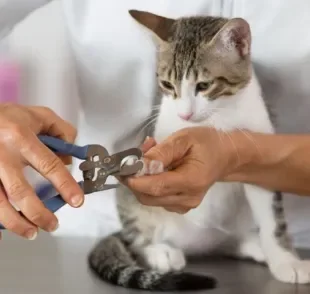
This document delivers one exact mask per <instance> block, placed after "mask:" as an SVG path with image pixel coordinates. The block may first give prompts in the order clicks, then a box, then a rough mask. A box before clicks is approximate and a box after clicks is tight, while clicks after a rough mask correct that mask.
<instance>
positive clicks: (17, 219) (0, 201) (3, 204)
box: [0, 187, 38, 240]
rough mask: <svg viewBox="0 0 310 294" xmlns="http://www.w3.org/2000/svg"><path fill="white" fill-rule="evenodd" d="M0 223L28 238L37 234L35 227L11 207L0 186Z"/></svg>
mask: <svg viewBox="0 0 310 294" xmlns="http://www.w3.org/2000/svg"><path fill="white" fill-rule="evenodd" d="M0 223H1V224H2V225H3V226H4V227H5V228H6V229H7V230H10V231H11V232H13V233H15V234H17V235H19V236H21V237H24V238H26V239H28V240H34V239H35V238H36V236H37V234H38V229H37V227H36V226H35V225H34V224H32V223H30V222H29V221H27V220H26V219H25V218H24V217H23V216H21V215H20V214H19V213H18V212H17V211H16V210H15V209H14V208H13V206H12V205H11V203H10V202H9V201H8V199H7V196H6V194H5V193H4V191H3V190H2V187H1V188H0ZM0 235H1V232H0Z"/></svg>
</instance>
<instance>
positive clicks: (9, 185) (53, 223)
mask: <svg viewBox="0 0 310 294" xmlns="http://www.w3.org/2000/svg"><path fill="white" fill-rule="evenodd" d="M0 178H1V182H2V185H3V187H4V190H5V192H6V195H7V197H8V198H9V199H10V200H12V201H13V202H14V204H15V205H17V207H18V208H19V209H20V210H21V212H22V213H23V215H24V216H25V217H26V218H27V219H28V220H29V221H30V222H31V223H33V224H35V225H36V226H38V227H40V228H41V229H43V230H45V231H47V232H53V231H55V230H56V229H57V227H58V220H57V218H56V216H55V215H54V214H53V213H52V212H50V211H49V210H48V209H47V208H46V207H45V206H44V204H43V203H42V201H41V200H40V199H39V198H38V197H37V195H36V194H35V192H34V190H33V189H32V187H31V186H30V184H29V183H28V182H27V180H26V179H25V177H24V175H23V172H22V169H19V168H18V167H16V166H12V165H10V164H6V163H3V164H2V166H1V169H0Z"/></svg>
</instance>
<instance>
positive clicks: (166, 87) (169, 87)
mask: <svg viewBox="0 0 310 294" xmlns="http://www.w3.org/2000/svg"><path fill="white" fill-rule="evenodd" d="M160 83H161V85H162V86H163V87H164V88H165V89H167V90H169V91H174V86H173V85H172V84H171V83H170V82H167V81H160Z"/></svg>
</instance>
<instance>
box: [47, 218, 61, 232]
mask: <svg viewBox="0 0 310 294" xmlns="http://www.w3.org/2000/svg"><path fill="white" fill-rule="evenodd" d="M58 227H59V223H58V222H57V221H56V222H53V223H52V224H51V225H50V226H49V228H48V231H49V232H55V231H56V230H57V229H58Z"/></svg>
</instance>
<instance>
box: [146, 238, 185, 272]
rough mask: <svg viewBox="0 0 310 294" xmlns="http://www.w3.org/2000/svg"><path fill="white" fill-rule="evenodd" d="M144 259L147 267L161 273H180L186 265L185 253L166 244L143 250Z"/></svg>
mask: <svg viewBox="0 0 310 294" xmlns="http://www.w3.org/2000/svg"><path fill="white" fill-rule="evenodd" d="M142 255H143V256H142V258H143V261H144V263H145V264H146V266H147V267H149V268H151V269H154V270H157V271H159V272H160V273H167V272H171V271H179V270H181V269H183V268H184V267H185V265H186V260H185V256H184V254H183V252H182V251H181V250H179V249H176V248H173V247H171V246H169V245H166V244H152V245H149V246H147V247H145V248H144V249H143V253H142Z"/></svg>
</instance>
